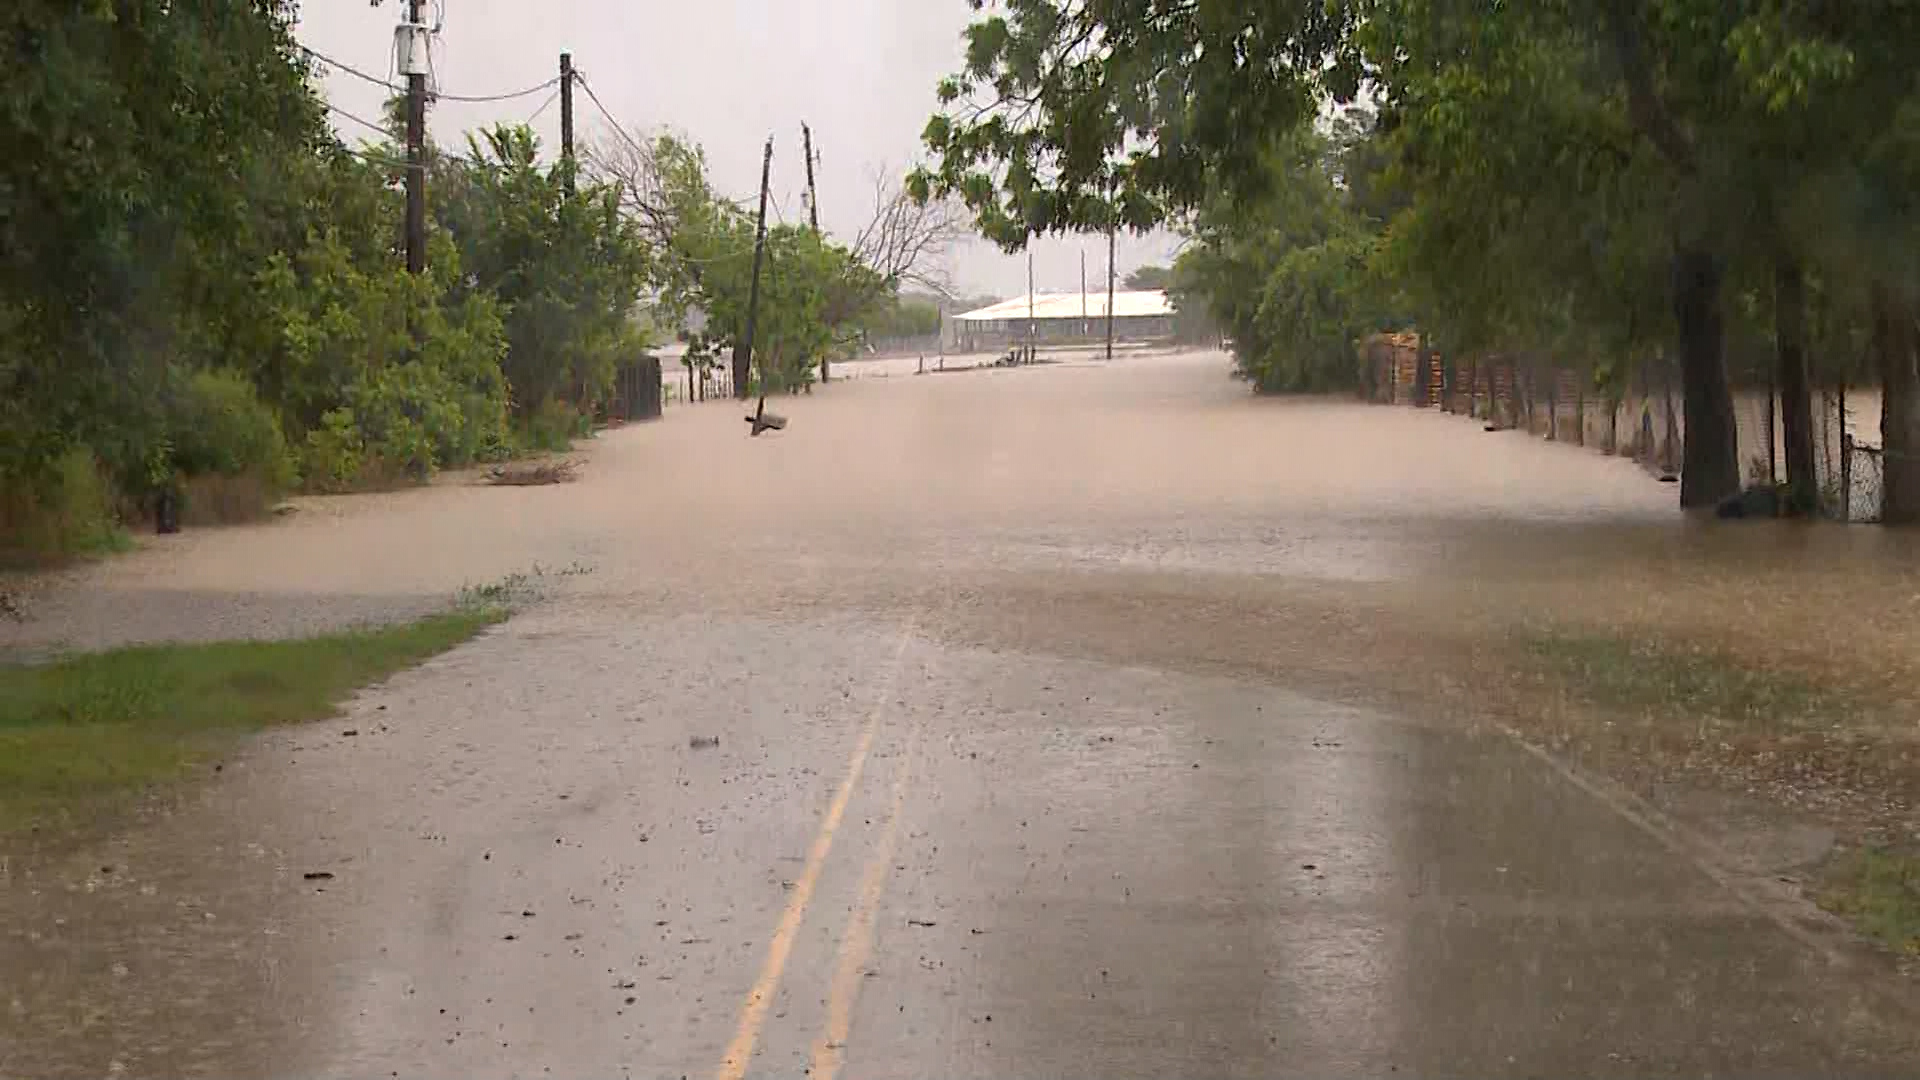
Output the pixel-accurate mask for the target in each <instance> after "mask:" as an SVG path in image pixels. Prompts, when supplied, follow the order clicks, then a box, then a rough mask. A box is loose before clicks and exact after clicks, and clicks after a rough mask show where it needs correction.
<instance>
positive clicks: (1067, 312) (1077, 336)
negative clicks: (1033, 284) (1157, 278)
mask: <svg viewBox="0 0 1920 1080" xmlns="http://www.w3.org/2000/svg"><path fill="white" fill-rule="evenodd" d="M952 329H953V335H954V339H955V342H956V344H957V346H958V347H959V349H960V351H962V352H987V351H993V350H998V349H1003V348H1008V347H1011V346H1014V345H1024V344H1027V343H1029V342H1031V343H1034V344H1041V345H1045V344H1059V343H1062V342H1072V341H1100V340H1103V339H1105V337H1106V334H1107V294H1106V293H1105V292H1093V293H1038V294H1035V295H1033V296H1016V297H1014V298H1013V299H1011V300H1002V301H1000V302H999V303H997V304H990V305H988V306H986V307H983V308H979V309H976V310H974V311H968V312H963V313H961V314H959V315H955V316H953V317H952ZM1172 336H1173V304H1172V303H1171V302H1170V301H1168V299H1167V294H1166V293H1165V292H1164V291H1162V290H1159V289H1140V290H1129V291H1121V292H1116V293H1114V294H1113V337H1114V340H1115V341H1150V340H1154V339H1156V338H1167V337H1172Z"/></svg>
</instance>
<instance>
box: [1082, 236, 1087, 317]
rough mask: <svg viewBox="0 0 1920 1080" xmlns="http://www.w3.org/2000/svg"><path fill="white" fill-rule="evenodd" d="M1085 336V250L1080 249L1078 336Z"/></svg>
mask: <svg viewBox="0 0 1920 1080" xmlns="http://www.w3.org/2000/svg"><path fill="white" fill-rule="evenodd" d="M1086 334H1087V249H1086V248H1084V247H1083V248H1081V249H1080V336H1081V337H1085V336H1086Z"/></svg>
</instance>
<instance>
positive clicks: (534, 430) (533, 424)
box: [520, 398, 592, 451]
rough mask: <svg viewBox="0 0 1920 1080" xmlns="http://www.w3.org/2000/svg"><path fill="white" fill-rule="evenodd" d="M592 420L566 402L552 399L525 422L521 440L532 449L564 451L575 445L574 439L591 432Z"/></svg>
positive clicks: (541, 405)
mask: <svg viewBox="0 0 1920 1080" xmlns="http://www.w3.org/2000/svg"><path fill="white" fill-rule="evenodd" d="M591 423H592V421H590V420H588V419H587V418H586V417H584V416H581V415H580V414H579V413H578V412H576V411H575V410H574V409H573V408H572V407H571V406H569V405H568V404H567V403H566V402H564V401H561V400H559V399H558V398H548V399H547V400H546V401H543V402H541V403H540V407H539V408H537V409H535V410H534V411H533V413H532V414H531V415H529V416H528V417H527V421H526V423H525V424H524V425H522V427H521V429H520V443H521V446H522V447H524V448H525V449H528V450H553V451H564V450H567V449H569V448H571V447H572V446H573V440H575V439H577V438H581V437H583V436H585V435H587V434H590V430H589V427H590V425H591Z"/></svg>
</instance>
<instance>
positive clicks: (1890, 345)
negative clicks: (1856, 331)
mask: <svg viewBox="0 0 1920 1080" xmlns="http://www.w3.org/2000/svg"><path fill="white" fill-rule="evenodd" d="M1914 348H1915V327H1914V309H1913V305H1912V303H1911V302H1910V301H1908V300H1907V299H1905V298H1904V297H1900V296H1897V295H1895V294H1894V292H1893V290H1891V289H1888V288H1887V287H1885V286H1883V285H1876V286H1874V290H1873V351H1874V354H1875V357H1876V359H1878V361H1879V363H1880V381H1881V388H1882V393H1881V404H1880V437H1881V440H1882V441H1881V444H1880V446H1881V454H1882V460H1881V464H1882V467H1883V469H1884V473H1883V478H1884V483H1883V486H1882V488H1881V499H1882V502H1881V504H1880V505H1881V510H1880V520H1881V521H1883V522H1884V523H1886V524H1888V525H1920V367H1917V366H1916V356H1915V351H1914Z"/></svg>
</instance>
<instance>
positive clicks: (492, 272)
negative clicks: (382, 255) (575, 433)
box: [435, 126, 649, 421]
mask: <svg viewBox="0 0 1920 1080" xmlns="http://www.w3.org/2000/svg"><path fill="white" fill-rule="evenodd" d="M468 147H469V155H468V156H467V157H465V158H458V159H450V160H447V161H446V163H445V166H444V168H443V170H442V176H441V178H440V180H441V183H440V185H439V190H440V196H439V200H438V203H437V206H436V210H435V214H436V219H437V220H438V221H439V222H440V223H441V224H442V225H443V226H444V227H445V228H446V230H447V231H448V233H449V234H450V235H451V236H452V238H453V241H454V243H455V245H456V246H457V247H458V249H459V253H460V260H459V261H460V266H461V267H462V268H463V270H464V275H463V278H462V281H461V282H460V283H459V284H458V286H457V287H456V288H455V290H454V292H453V296H454V297H455V298H456V299H462V298H465V297H468V296H472V295H487V296H491V297H493V298H494V299H496V300H497V301H498V303H499V304H500V307H501V310H502V313H503V317H504V319H505V325H506V334H507V353H506V359H505V371H506V377H507V383H508V385H509V387H510V389H511V392H512V398H513V409H514V413H515V415H516V416H517V417H519V418H521V419H522V420H523V421H524V420H526V419H527V418H530V417H532V416H534V415H536V414H538V413H540V412H541V411H542V410H550V409H551V408H552V407H553V406H554V405H555V404H556V403H558V404H559V405H562V406H564V407H566V408H567V409H570V410H572V412H573V413H574V414H575V415H577V416H578V417H581V418H582V419H583V420H584V418H587V417H590V416H592V415H593V414H594V412H595V411H596V409H597V408H598V407H599V406H600V405H601V404H602V403H603V402H604V401H605V399H606V396H607V394H608V393H609V392H610V391H611V389H612V386H613V378H614V372H615V367H616V364H617V361H618V359H619V358H620V357H621V356H623V355H632V354H634V353H637V352H638V351H640V350H641V349H642V348H644V347H645V345H646V343H645V342H644V341H642V340H640V339H639V331H638V327H637V324H636V323H635V321H634V318H633V314H634V311H635V307H636V305H637V303H638V300H639V296H640V293H641V290H642V288H643V286H644V284H645V282H646V279H647V273H648V263H649V253H648V251H647V248H646V246H645V245H644V243H643V242H642V240H641V237H640V233H639V229H638V228H637V226H636V225H635V224H634V223H633V222H632V221H630V220H628V218H627V217H626V216H625V215H624V214H622V213H621V209H620V201H619V194H618V192H617V191H616V190H615V189H614V188H612V187H611V186H609V185H605V184H597V183H586V184H582V183H580V182H579V181H578V179H577V178H576V177H575V176H574V175H573V173H574V169H573V167H572V166H571V165H569V164H567V163H565V162H562V163H561V164H558V165H554V166H551V167H544V168H543V167H542V166H541V165H540V163H539V143H538V140H537V139H536V138H535V137H534V134H533V132H532V130H531V129H530V128H526V127H506V126H502V127H496V128H493V129H491V130H488V131H486V132H483V133H481V134H480V135H478V136H469V138H468Z"/></svg>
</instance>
